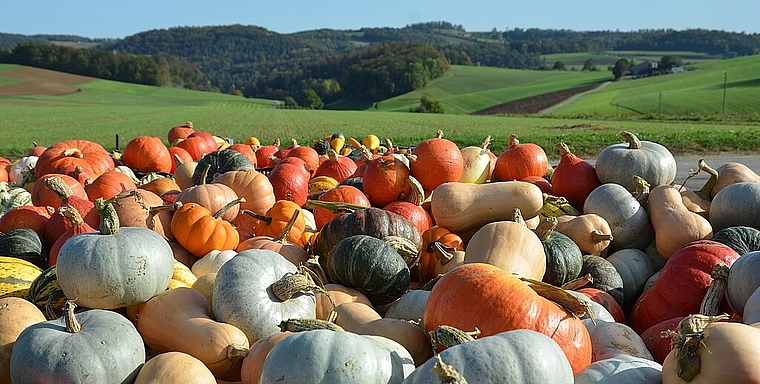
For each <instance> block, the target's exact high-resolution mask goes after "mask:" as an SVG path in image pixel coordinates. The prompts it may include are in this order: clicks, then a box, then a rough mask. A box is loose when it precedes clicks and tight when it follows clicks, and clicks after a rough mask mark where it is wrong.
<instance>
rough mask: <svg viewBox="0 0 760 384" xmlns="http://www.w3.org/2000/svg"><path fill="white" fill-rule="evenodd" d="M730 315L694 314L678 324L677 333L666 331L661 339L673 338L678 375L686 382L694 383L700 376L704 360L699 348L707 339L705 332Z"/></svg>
mask: <svg viewBox="0 0 760 384" xmlns="http://www.w3.org/2000/svg"><path fill="white" fill-rule="evenodd" d="M728 318H729V316H728V314H725V313H724V314H722V315H719V316H705V315H700V314H693V315H689V316H686V317H685V318H684V319H683V320H681V321H680V322H679V323H678V327H677V330H676V331H665V332H663V333H661V334H660V337H672V339H671V340H670V346H671V349H674V350H675V360H676V374H677V375H678V377H680V378H681V379H683V380H684V381H692V380H693V379H694V378H695V377H697V375H698V374H699V372H700V370H701V367H702V359H701V358H700V357H699V353H697V351H698V350H699V346H700V345H701V344H702V340H704V339H705V337H707V334H706V333H705V330H706V328H707V326H709V325H710V324H712V323H714V322H717V321H720V320H725V319H728Z"/></svg>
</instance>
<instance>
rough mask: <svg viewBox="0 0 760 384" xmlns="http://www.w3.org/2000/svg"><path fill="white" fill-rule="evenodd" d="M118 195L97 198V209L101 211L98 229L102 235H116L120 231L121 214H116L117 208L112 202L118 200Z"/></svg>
mask: <svg viewBox="0 0 760 384" xmlns="http://www.w3.org/2000/svg"><path fill="white" fill-rule="evenodd" d="M116 197H118V195H117V196H114V197H112V198H110V199H108V200H104V199H103V198H102V197H98V198H97V199H95V209H97V210H98V213H100V226H99V227H98V231H99V232H100V233H101V234H102V235H115V234H117V233H119V215H117V214H116V208H114V207H113V204H112V203H113V202H114V201H116V200H115V199H116Z"/></svg>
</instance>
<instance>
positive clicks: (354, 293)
mask: <svg viewBox="0 0 760 384" xmlns="http://www.w3.org/2000/svg"><path fill="white" fill-rule="evenodd" d="M325 289H326V290H327V292H329V293H330V297H329V298H328V297H327V295H325V294H324V293H321V292H317V293H316V294H315V296H314V297H315V298H316V299H317V319H320V320H327V317H328V316H330V313H331V312H332V310H333V308H334V307H336V306H338V305H341V304H343V303H353V302H360V303H363V304H367V305H369V306H370V307H371V306H372V303H370V301H369V299H368V298H367V296H365V295H364V294H363V293H362V292H361V291H359V290H358V289H355V288H351V287H346V286H343V285H340V284H335V283H329V284H325Z"/></svg>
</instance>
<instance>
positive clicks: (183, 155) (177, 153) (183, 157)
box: [168, 147, 193, 174]
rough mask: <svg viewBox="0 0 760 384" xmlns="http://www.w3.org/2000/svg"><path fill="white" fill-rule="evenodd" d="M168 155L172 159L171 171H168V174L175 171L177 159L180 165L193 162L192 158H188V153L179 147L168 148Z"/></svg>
mask: <svg viewBox="0 0 760 384" xmlns="http://www.w3.org/2000/svg"><path fill="white" fill-rule="evenodd" d="M168 150H169V154H171V157H172V169H171V170H170V171H169V173H172V174H173V173H174V171H176V170H177V158H178V157H179V160H180V161H181V162H182V163H186V162H188V161H193V157H192V156H190V153H189V152H187V151H186V150H185V149H184V148H180V147H169V149H168Z"/></svg>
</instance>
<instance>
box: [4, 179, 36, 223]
mask: <svg viewBox="0 0 760 384" xmlns="http://www.w3.org/2000/svg"><path fill="white" fill-rule="evenodd" d="M23 205H32V194H31V193H29V191H27V190H26V189H24V188H22V187H15V186H12V185H10V184H8V183H7V182H5V181H0V216H2V215H4V214H5V212H8V210H10V209H12V208H15V207H20V206H23Z"/></svg>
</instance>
